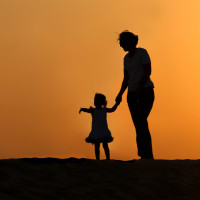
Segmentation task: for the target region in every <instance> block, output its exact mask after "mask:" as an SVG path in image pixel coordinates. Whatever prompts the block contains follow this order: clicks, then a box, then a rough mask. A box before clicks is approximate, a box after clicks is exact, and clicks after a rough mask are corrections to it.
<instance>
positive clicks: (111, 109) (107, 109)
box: [106, 103, 119, 113]
mask: <svg viewBox="0 0 200 200" xmlns="http://www.w3.org/2000/svg"><path fill="white" fill-rule="evenodd" d="M118 105H119V103H116V104H115V105H114V106H113V107H112V108H106V111H107V112H109V113H111V112H114V111H115V110H116V109H117V107H118Z"/></svg>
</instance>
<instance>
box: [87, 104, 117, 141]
mask: <svg viewBox="0 0 200 200" xmlns="http://www.w3.org/2000/svg"><path fill="white" fill-rule="evenodd" d="M90 109H91V110H92V131H91V132H90V134H89V136H88V137H87V138H86V139H85V141H86V142H87V143H95V142H99V143H100V142H102V143H103V142H112V141H113V137H112V136H111V132H110V130H109V129H108V125H107V112H106V108H102V109H96V108H93V107H90Z"/></svg>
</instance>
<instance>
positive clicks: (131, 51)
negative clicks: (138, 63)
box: [128, 47, 136, 57]
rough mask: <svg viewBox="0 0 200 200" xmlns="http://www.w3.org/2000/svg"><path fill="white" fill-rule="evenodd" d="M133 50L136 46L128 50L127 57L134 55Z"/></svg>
mask: <svg viewBox="0 0 200 200" xmlns="http://www.w3.org/2000/svg"><path fill="white" fill-rule="evenodd" d="M135 51H136V47H134V48H132V49H130V50H129V51H128V55H129V57H133V56H134V55H135Z"/></svg>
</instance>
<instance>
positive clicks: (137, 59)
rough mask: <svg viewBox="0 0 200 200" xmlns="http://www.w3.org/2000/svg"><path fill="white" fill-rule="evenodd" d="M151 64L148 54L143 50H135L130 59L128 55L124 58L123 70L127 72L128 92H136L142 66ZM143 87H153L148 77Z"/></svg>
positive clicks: (142, 70) (141, 73)
mask: <svg viewBox="0 0 200 200" xmlns="http://www.w3.org/2000/svg"><path fill="white" fill-rule="evenodd" d="M148 63H151V60H150V57H149V54H148V53H147V51H146V50H145V49H143V48H136V51H135V54H134V55H133V56H132V57H129V55H128V54H126V55H125V57H124V70H126V71H127V72H128V75H129V80H128V91H136V89H137V87H138V85H139V82H140V80H141V78H142V75H143V73H144V67H143V65H144V64H148ZM145 87H154V84H153V82H152V81H151V79H150V77H149V79H148V80H147V82H146V84H145V85H144V88H145Z"/></svg>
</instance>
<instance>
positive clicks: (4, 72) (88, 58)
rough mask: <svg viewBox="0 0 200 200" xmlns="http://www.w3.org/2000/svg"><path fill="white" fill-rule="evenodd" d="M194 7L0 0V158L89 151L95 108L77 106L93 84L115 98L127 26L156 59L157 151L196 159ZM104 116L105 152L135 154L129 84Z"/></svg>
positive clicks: (130, 1)
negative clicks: (83, 110) (120, 35)
mask: <svg viewBox="0 0 200 200" xmlns="http://www.w3.org/2000/svg"><path fill="white" fill-rule="evenodd" d="M199 10H200V1H199V0H191V1H187V0H168V1H162V0H141V1H136V0H125V1H122V0H109V1H98V0H84V1H82V0H73V1H70V0H57V1H55V0H30V1H27V0H18V1H15V0H1V1H0V26H1V32H0V46H1V48H0V66H1V67H0V81H1V84H0V91H1V99H0V110H1V115H0V117H1V119H0V137H1V139H0V158H19V157H60V158H64V157H71V156H74V157H88V158H94V150H93V146H92V145H90V144H86V143H85V141H84V139H85V137H87V136H88V134H89V132H90V129H91V116H90V115H89V114H86V113H82V114H81V115H79V114H78V111H79V108H80V107H89V106H92V105H93V97H94V94H95V92H101V93H104V94H105V95H106V97H107V100H108V106H109V107H111V106H112V105H113V104H114V99H115V96H116V95H117V93H118V91H119V89H120V85H121V81H122V78H123V56H124V55H125V53H124V52H123V50H122V49H121V48H120V47H119V44H118V42H117V38H118V33H120V32H121V31H123V30H130V31H132V32H134V33H135V34H138V35H139V44H138V46H140V47H144V48H146V49H147V50H148V52H149V54H150V56H151V60H152V76H151V78H152V80H153V82H154V84H155V95H156V99H155V104H154V107H153V110H152V112H151V114H150V117H149V126H150V130H151V135H152V141H153V150H154V155H155V158H157V159H187V158H188V159H199V155H200V122H199V119H200V105H199V103H200V94H199V91H200V90H199V87H200V81H199V74H200V59H199V49H200V37H199V36H200V20H199V19H200V14H199ZM108 125H109V129H110V130H111V132H112V135H113V137H114V138H115V140H114V142H113V143H111V144H110V150H111V158H113V159H122V160H126V159H133V158H138V157H137V147H136V142H135V129H134V126H133V124H132V121H131V116H130V113H129V110H128V106H127V103H126V94H124V96H123V102H122V103H121V105H120V106H119V108H118V110H117V111H116V112H115V113H111V114H109V115H108ZM101 152H102V154H101V155H102V158H105V156H104V154H103V151H101Z"/></svg>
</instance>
